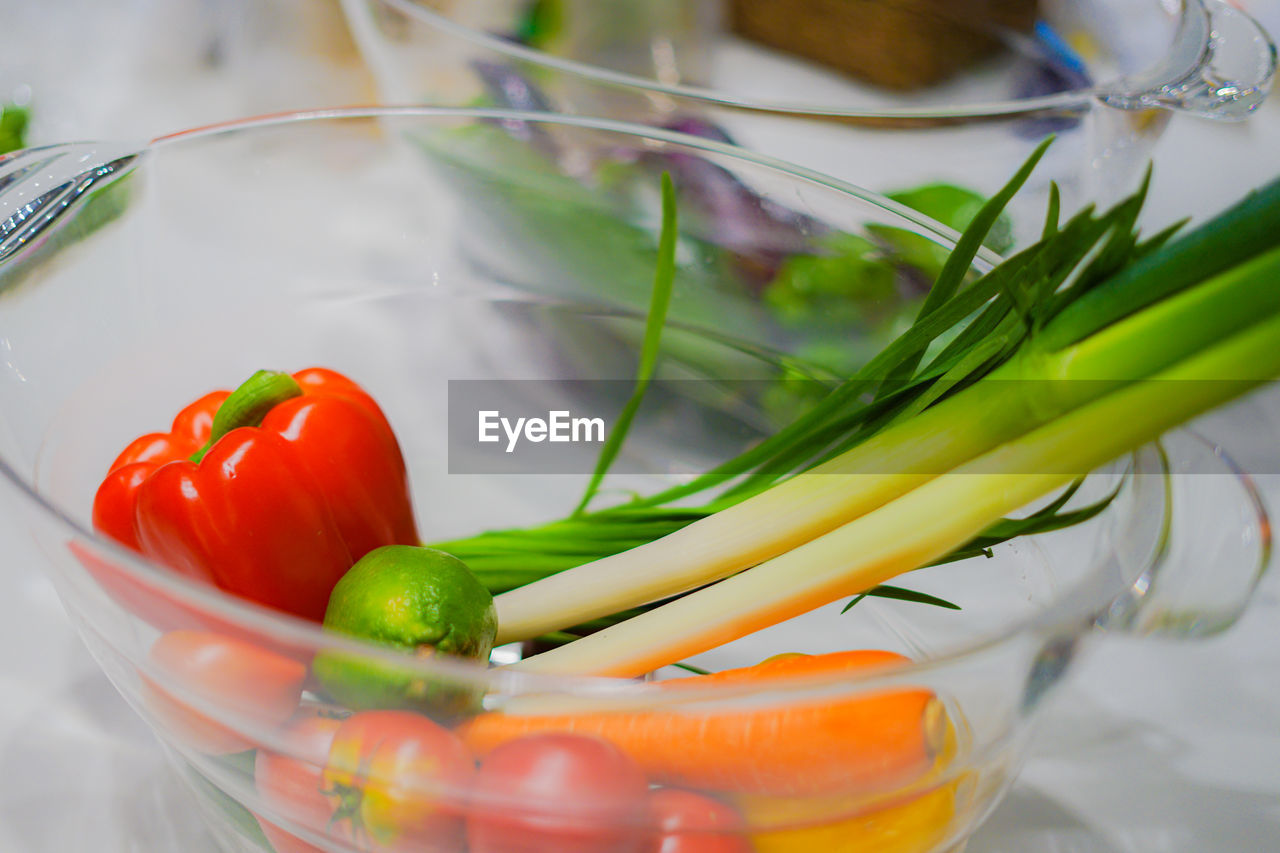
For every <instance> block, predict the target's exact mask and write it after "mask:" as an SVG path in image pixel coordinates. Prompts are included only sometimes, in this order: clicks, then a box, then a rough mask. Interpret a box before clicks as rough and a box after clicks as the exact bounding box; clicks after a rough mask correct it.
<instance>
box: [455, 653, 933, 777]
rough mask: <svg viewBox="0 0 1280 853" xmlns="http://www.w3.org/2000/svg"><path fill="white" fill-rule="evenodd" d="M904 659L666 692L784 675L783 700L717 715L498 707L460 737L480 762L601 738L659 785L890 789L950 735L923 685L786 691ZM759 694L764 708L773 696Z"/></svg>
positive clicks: (879, 657)
mask: <svg viewBox="0 0 1280 853" xmlns="http://www.w3.org/2000/svg"><path fill="white" fill-rule="evenodd" d="M906 662H908V660H907V658H904V657H902V656H901V655H896V654H893V653H891V652H881V651H853V652H836V653H833V654H826V655H797V656H786V657H779V658H771V659H770V660H768V661H765V662H764V663H761V664H757V665H756V666H752V667H745V668H742V669H732V670H726V671H724V672H719V673H715V674H713V675H702V676H694V677H691V678H681V679H676V680H672V681H668V682H661V685H662V686H663V687H664V688H666V689H670V690H683V689H687V688H696V687H703V686H707V687H710V686H713V685H721V684H725V685H728V684H739V683H740V684H744V685H746V684H750V683H753V682H764V681H766V680H773V679H777V680H778V689H779V690H782V691H784V692H782V693H781V694H779V696H778V702H779V703H780V704H774V705H768V704H763V705H760V704H757V705H755V706H753V707H749V708H728V707H726V702H719V701H717V702H716V705H718V706H719V707H716V708H708V707H707V706H706V705H702V706H701V707H697V706H693V705H692V703H691V707H687V708H683V709H675V708H670V707H664V708H655V709H652V710H642V711H585V712H582V713H554V714H504V713H498V712H492V713H488V714H482V715H480V716H478V717H474V718H473V719H471V720H468V721H467V722H466V723H464V724H463V725H462V727H461V728H460V730H459V733H460V734H461V735H462V737H463V739H464V740H465V741H466V742H467V745H468V746H469V747H470V748H471V749H472V750H473V751H474V752H475V753H476V754H477V755H480V756H484V755H485V754H487V753H488V752H489V751H491V750H492V749H494V748H495V747H497V746H499V745H500V744H502V743H505V742H507V741H509V740H513V739H515V738H518V737H521V736H523V735H527V734H533V733H536V732H546V731H566V732H576V733H578V734H589V735H595V736H597V737H602V738H604V739H606V740H609V741H612V742H613V743H614V744H616V745H617V746H618V747H619V748H621V749H622V750H623V751H624V752H626V753H627V754H629V755H630V756H631V757H632V758H633V759H634V760H636V761H637V762H639V763H640V765H641V766H642V767H643V768H644V769H645V771H646V772H647V773H648V774H649V776H650V778H651V779H653V780H654V781H657V782H663V783H667V784H672V785H685V786H693V787H698V788H704V789H710V790H716V791H733V792H751V793H758V794H772V795H778V796H789V795H794V796H803V795H807V794H818V793H824V794H825V793H833V792H837V791H844V792H852V791H873V790H883V789H886V788H892V787H895V786H898V785H901V784H903V783H905V782H908V781H910V780H912V779H914V778H916V777H918V776H920V775H921V774H923V773H925V772H926V771H927V770H928V769H929V767H930V766H931V764H932V761H933V757H934V754H935V753H936V751H937V749H938V748H939V746H940V744H941V740H942V736H943V734H944V733H945V720H944V719H943V718H942V715H941V714H940V709H941V708H940V705H939V703H938V702H937V700H936V699H935V698H934V696H933V693H932V692H930V691H929V690H926V689H923V688H901V689H886V690H881V691H877V692H871V693H868V692H859V691H858V690H857V688H856V687H852V688H851V689H850V692H849V693H848V694H847V695H839V694H837V695H835V696H816V697H809V698H800V699H797V698H794V697H789V696H788V695H787V692H785V691H786V688H787V687H788V685H789V684H793V683H800V682H803V680H804V679H805V678H806V677H808V678H810V679H812V678H814V677H817V676H822V675H835V674H839V673H841V672H854V671H859V670H867V669H869V668H875V667H888V666H893V665H897V664H902V663H906ZM762 686H763V684H762ZM757 698H758V700H759V701H761V702H764V703H767V702H768V698H767V694H764V695H763V696H761V697H757ZM703 701H705V700H703V699H702V698H701V697H699V700H698V702H699V703H701V702H703ZM727 701H732V700H727ZM738 701H742V700H741V699H739V700H738Z"/></svg>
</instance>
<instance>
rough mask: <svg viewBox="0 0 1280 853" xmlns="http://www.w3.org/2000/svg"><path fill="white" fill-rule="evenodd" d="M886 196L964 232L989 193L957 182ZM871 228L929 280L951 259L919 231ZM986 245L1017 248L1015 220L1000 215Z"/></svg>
mask: <svg viewBox="0 0 1280 853" xmlns="http://www.w3.org/2000/svg"><path fill="white" fill-rule="evenodd" d="M885 195H886V196H888V197H889V198H891V199H893V200H894V201H896V202H898V203H899V204H905V205H906V206H907V207H909V208H911V209H912V210H915V211H917V212H919V213H923V214H924V215H925V216H928V217H929V218H931V219H936V220H937V221H939V222H941V223H942V224H943V225H946V226H947V227H948V228H954V229H955V230H957V231H960V232H963V231H964V230H965V229H966V228H968V227H969V223H971V222H973V218H974V217H975V216H977V214H978V211H979V210H981V209H982V205H983V204H985V203H986V201H987V198H986V196H983V195H981V194H980V193H976V192H974V191H973V190H971V189H966V188H965V187H958V186H955V185H954V184H926V185H925V186H922V187H915V188H913V189H907V190H899V191H897V192H891V193H885ZM867 230H868V231H870V232H872V233H873V234H874V235H875V236H876V237H877V238H878V239H880V240H882V241H883V242H884V243H885V244H886V245H888V246H889V247H891V248H892V249H893V250H894V252H895V253H896V254H897V255H898V258H899V259H900V260H901V261H903V262H905V263H907V264H910V265H911V266H913V267H916V268H917V269H919V270H920V271H921V273H923V274H924V276H925V279H926V281H928V282H932V281H935V280H936V279H937V277H938V274H939V273H941V272H942V267H943V264H945V263H946V262H947V255H948V254H949V252H948V251H947V250H946V249H944V248H943V247H941V246H939V245H938V244H936V243H933V242H931V241H929V240H927V239H925V238H924V237H921V236H920V235H918V234H912V233H911V232H910V231H907V230H904V229H902V228H893V227H890V226H885V225H868V226H867ZM982 244H983V245H984V246H986V247H987V248H988V249H990V250H991V251H993V252H996V253H998V254H1003V253H1005V252H1007V251H1009V249H1011V248H1012V247H1013V223H1012V221H1011V220H1010V219H1009V217H1008V215H1007V214H1001V215H1000V217H999V218H998V219H997V220H996V222H995V224H994V225H993V226H992V227H991V231H990V232H988V234H987V237H986V239H985V240H983V242H982Z"/></svg>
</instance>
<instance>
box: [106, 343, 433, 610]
mask: <svg viewBox="0 0 1280 853" xmlns="http://www.w3.org/2000/svg"><path fill="white" fill-rule="evenodd" d="M259 422H260V424H261V425H260V426H258V425H256V424H258V423H259ZM242 424H245V425H242ZM211 442H212V444H211V446H210V443H211ZM193 460H196V461H193ZM93 522H94V525H95V527H96V528H97V529H98V530H100V531H101V532H103V533H105V534H106V535H108V536H111V537H112V538H114V539H116V540H118V541H120V542H122V543H124V544H125V545H128V546H129V547H131V548H133V549H135V550H137V551H139V552H141V553H142V554H144V555H145V556H147V557H150V558H151V559H154V560H156V561H157V562H160V563H163V564H165V565H167V566H169V567H171V568H173V569H174V570H176V571H178V572H181V573H183V574H185V575H188V576H190V577H193V578H197V579H200V580H204V581H207V582H209V583H213V584H215V585H217V586H219V587H221V588H222V589H224V590H227V591H228V592H231V593H234V594H236V595H239V596H243V597H244V598H248V599H251V600H253V601H256V602H258V603H260V604H265V605H267V606H269V607H274V608H277V609H279V610H284V611H287V612H289V613H294V614H297V615H299V616H302V617H304V618H308V619H313V620H316V621H319V620H321V619H322V618H323V617H324V611H325V607H326V606H327V604H328V601H329V593H330V592H331V591H332V589H333V585H334V584H335V583H337V581H338V579H339V578H341V577H342V575H343V574H344V573H345V572H346V571H347V569H349V568H350V567H351V566H352V564H354V563H355V562H356V560H358V559H360V558H361V557H363V556H364V555H365V554H366V553H368V552H369V551H371V550H373V549H374V548H377V547H380V546H382V545H393V544H404V545H416V544H418V534H417V529H416V528H415V525H414V520H413V510H412V506H411V504H410V501H409V488H408V477H407V475H406V473H405V467H404V459H403V457H402V455H401V453H400V447H399V445H398V444H397V442H396V438H395V435H394V434H393V433H392V431H391V426H390V424H388V422H387V419H386V417H385V416H384V415H383V414H382V411H381V410H380V409H379V408H378V405H377V403H375V402H374V400H373V398H372V397H370V396H369V395H368V394H367V393H365V391H364V390H362V389H361V388H360V387H359V386H358V385H356V384H355V383H354V382H352V381H351V380H349V379H347V378H346V377H345V376H342V375H340V374H338V373H335V372H334V371H331V370H326V369H324V368H310V369H307V370H303V371H300V372H298V373H295V374H293V376H292V377H289V376H287V375H285V374H271V373H267V372H265V371H264V372H261V373H259V374H256V375H255V376H254V378H253V379H251V380H250V381H249V382H246V383H245V384H244V385H242V386H241V387H240V388H239V389H237V391H236V392H235V394H234V395H229V394H228V393H227V392H215V393H212V394H208V395H206V396H204V397H201V398H200V399H199V400H197V401H195V402H194V403H192V404H191V405H190V406H188V407H187V408H185V409H183V410H182V411H181V412H179V413H178V416H177V417H176V418H175V419H174V422H173V428H172V429H171V431H170V432H168V433H154V434H151V435H145V436H142V437H141V438H138V439H136V440H135V441H134V442H132V443H131V444H130V445H129V446H128V447H127V448H126V449H125V451H124V452H123V453H121V454H120V456H119V457H118V458H117V459H116V460H115V462H114V463H113V464H112V466H111V471H110V473H109V474H108V475H107V478H106V479H105V480H104V481H103V483H102V485H101V486H100V487H99V488H98V492H97V495H96V496H95V498H94V506H93Z"/></svg>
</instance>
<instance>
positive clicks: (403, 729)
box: [324, 711, 475, 851]
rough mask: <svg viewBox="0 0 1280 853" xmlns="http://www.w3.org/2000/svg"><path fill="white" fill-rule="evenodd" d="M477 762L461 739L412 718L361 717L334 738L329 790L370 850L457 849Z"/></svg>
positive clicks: (389, 714) (392, 714)
mask: <svg viewBox="0 0 1280 853" xmlns="http://www.w3.org/2000/svg"><path fill="white" fill-rule="evenodd" d="M474 776H475V761H474V760H473V759H472V757H471V753H470V752H468V751H467V748H466V747H465V746H463V745H462V741H461V740H459V738H458V736H457V735H455V734H454V733H453V732H451V731H449V730H448V729H446V728H444V727H443V726H440V725H438V724H437V723H434V722H432V721H431V720H429V719H427V718H426V717H424V716H422V715H420V714H415V713H412V712H410V711H363V712H361V713H358V714H354V715H352V716H351V717H348V718H347V719H346V720H345V721H343V723H342V725H340V726H339V727H338V730H337V732H335V734H334V738H333V745H332V746H331V747H330V749H329V761H328V766H327V768H326V769H325V772H324V783H325V788H326V789H327V790H328V791H329V792H330V794H331V796H332V797H334V800H335V802H336V805H337V807H338V809H339V810H340V811H341V813H343V814H349V815H351V817H352V820H353V821H354V822H355V824H356V827H357V828H356V833H357V835H358V836H360V837H361V838H362V839H366V840H367V841H368V842H369V843H370V845H372V846H376V847H377V848H380V849H391V850H409V849H414V850H423V849H425V850H431V851H436V850H441V851H444V850H455V849H458V848H460V847H461V846H462V832H463V819H462V816H463V809H464V805H465V798H466V793H467V791H468V790H469V789H470V786H471V781H472V779H473V777H474Z"/></svg>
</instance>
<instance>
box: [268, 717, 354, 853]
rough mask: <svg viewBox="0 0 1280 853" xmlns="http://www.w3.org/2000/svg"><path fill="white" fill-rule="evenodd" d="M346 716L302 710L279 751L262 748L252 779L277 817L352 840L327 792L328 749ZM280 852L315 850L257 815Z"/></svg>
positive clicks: (308, 852)
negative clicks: (325, 775) (335, 812)
mask: <svg viewBox="0 0 1280 853" xmlns="http://www.w3.org/2000/svg"><path fill="white" fill-rule="evenodd" d="M341 725H342V720H341V719H339V718H337V717H334V716H331V715H328V714H327V713H326V712H325V711H324V710H322V709H319V708H316V707H311V708H307V709H305V710H302V711H299V712H298V713H297V714H296V715H295V716H294V718H293V719H292V720H290V721H289V722H288V723H287V724H285V727H284V728H283V729H282V730H281V732H280V735H279V739H278V740H277V741H276V742H275V743H274V744H272V746H273V747H274V749H268V748H266V747H260V748H259V749H258V754H257V756H256V757H255V759H254V768H253V777H254V782H255V784H256V786H257V788H258V795H259V796H260V797H261V798H262V800H263V802H264V803H265V804H266V806H267V807H268V808H269V809H271V811H272V814H273V815H274V816H278V817H282V818H286V819H288V820H290V821H293V822H294V823H296V824H298V825H299V826H304V827H306V828H308V829H310V830H312V831H313V832H316V833H317V834H326V833H328V834H331V835H334V836H337V837H340V838H344V839H350V838H351V837H352V834H351V831H350V821H341V820H339V821H335V820H334V819H333V817H334V803H333V801H331V800H330V799H329V797H327V796H326V795H325V784H324V768H325V764H326V762H327V761H328V758H329V747H330V745H331V744H332V743H333V737H334V735H335V734H336V733H337V731H338V727H339V726H341ZM255 817H257V818H258V825H259V826H261V827H262V832H263V834H264V835H266V836H267V839H268V840H269V841H270V842H271V846H272V847H274V848H275V849H276V853H313V851H316V850H318V848H316V847H315V846H314V845H312V844H310V843H308V842H306V841H303V840H302V839H301V838H298V837H297V836H296V835H294V834H293V833H291V832H287V831H285V830H284V829H282V828H280V827H279V826H277V825H275V824H274V823H272V822H271V821H269V820H267V819H266V818H264V817H262V816H261V815H255Z"/></svg>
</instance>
